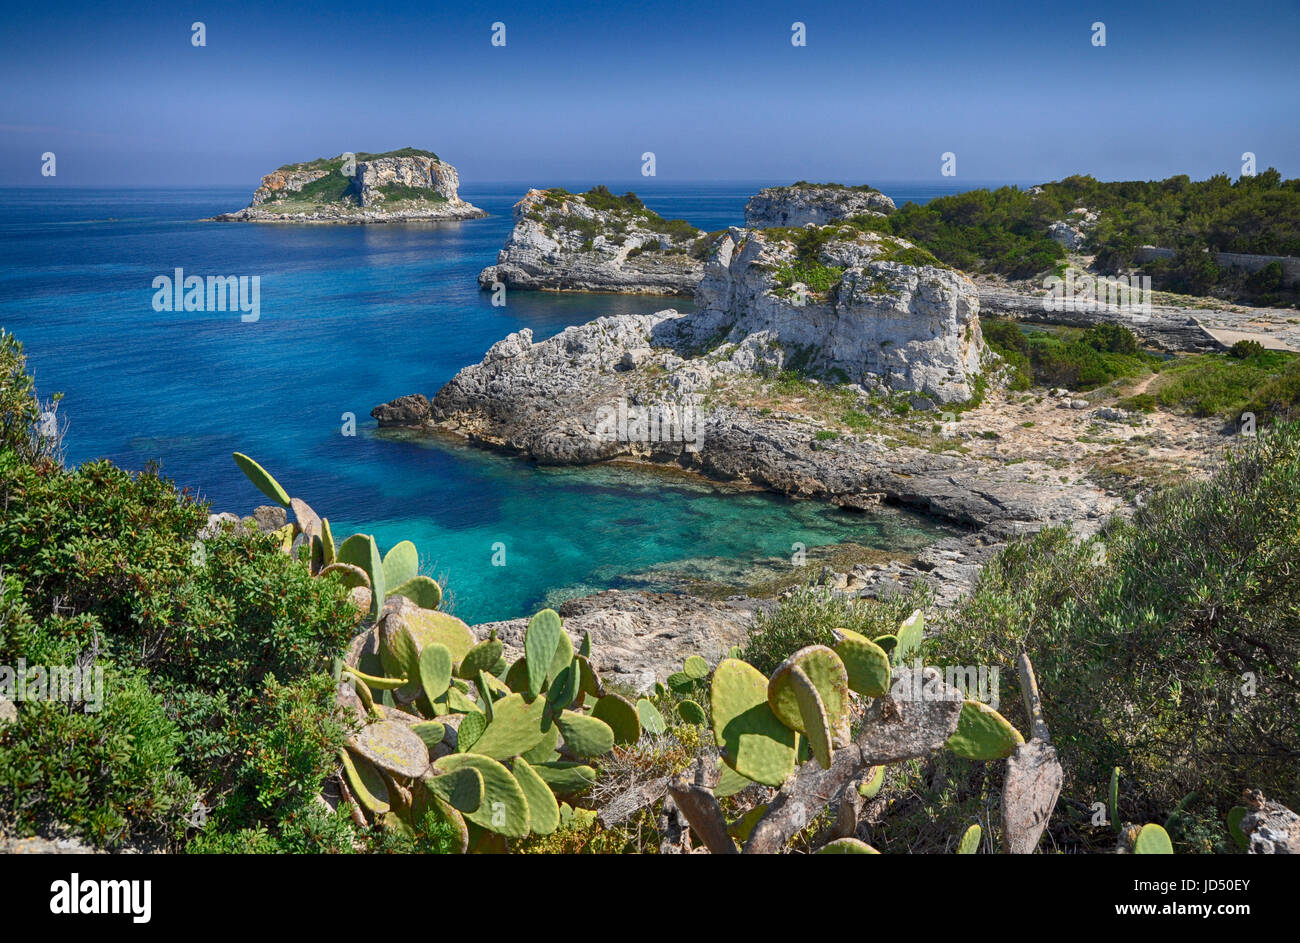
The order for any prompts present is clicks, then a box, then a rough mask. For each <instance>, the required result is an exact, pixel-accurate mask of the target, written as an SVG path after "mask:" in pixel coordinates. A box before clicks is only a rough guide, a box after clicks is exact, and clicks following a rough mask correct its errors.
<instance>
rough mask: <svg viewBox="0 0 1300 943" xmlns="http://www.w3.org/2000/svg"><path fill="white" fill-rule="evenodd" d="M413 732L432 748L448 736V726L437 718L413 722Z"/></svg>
mask: <svg viewBox="0 0 1300 943" xmlns="http://www.w3.org/2000/svg"><path fill="white" fill-rule="evenodd" d="M411 732H412V733H414V734H415V735H416V736H417V737H419V738H420V739H421V740H423V741H424V745H425V746H426V747H428V748H429V749H432V748H433V747H436V746H437V745H438V744H440V743H442V741H443V739H444V738H446V736H447V726H446V724H440V723H438V721H436V720H425V721H421V722H420V723H418V724H412V725H411Z"/></svg>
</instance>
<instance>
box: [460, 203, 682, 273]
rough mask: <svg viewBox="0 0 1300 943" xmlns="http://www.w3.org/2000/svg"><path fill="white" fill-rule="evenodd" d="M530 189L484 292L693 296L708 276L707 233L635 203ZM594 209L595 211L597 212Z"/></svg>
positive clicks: (491, 268) (519, 205)
mask: <svg viewBox="0 0 1300 943" xmlns="http://www.w3.org/2000/svg"><path fill="white" fill-rule="evenodd" d="M599 189H600V190H601V191H602V192H600V193H599V194H598V195H596V196H594V197H593V193H594V192H595V191H589V192H588V193H586V194H574V193H568V192H567V191H565V190H561V189H559V188H552V189H549V190H529V191H528V193H527V194H525V195H524V198H523V199H522V200H520V201H519V202H518V203H516V204H515V208H514V220H515V228H514V230H513V231H512V232H511V233H510V238H509V239H508V240H507V241H506V244H505V247H504V248H503V249H502V250H501V251H500V252H499V253H498V255H497V262H496V264H495V265H489V266H488V267H487V268H485V269H483V271H482V272H481V273H479V278H478V280H479V285H480V286H482V287H483V288H484V289H491V288H492V287H493V285H495V284H502V285H506V286H508V287H510V288H523V289H533V290H551V291H605V292H620V293H628V294H660V295H690V294H691V293H692V292H694V291H695V286H696V285H697V284H698V283H699V280H700V277H701V275H702V274H703V270H704V263H703V259H702V252H701V251H700V249H702V246H701V247H699V248H697V243H698V242H699V240H700V238H701V237H703V236H704V233H702V232H700V231H699V230H697V229H695V228H694V227H693V226H691V225H690V224H689V223H685V222H684V221H682V220H673V221H668V220H665V219H663V218H662V217H660V216H659V215H658V214H657V213H654V212H653V211H651V210H649V209H648V208H646V207H645V206H644V205H643V204H642V203H641V201H640V200H639V199H637V198H636V197H635V196H631V195H629V196H630V199H629V197H615V196H614V195H613V194H610V193H609V191H608V190H603V188H599ZM593 204H594V205H593Z"/></svg>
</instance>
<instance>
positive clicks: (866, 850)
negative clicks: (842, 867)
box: [817, 838, 880, 855]
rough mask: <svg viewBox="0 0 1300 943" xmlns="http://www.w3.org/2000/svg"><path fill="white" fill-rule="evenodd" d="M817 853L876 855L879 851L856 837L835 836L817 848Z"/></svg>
mask: <svg viewBox="0 0 1300 943" xmlns="http://www.w3.org/2000/svg"><path fill="white" fill-rule="evenodd" d="M817 854H819V855H878V854H880V852H878V851H876V849H874V848H872V847H871V846H870V845H868V844H867V843H866V842H864V841H862V840H860V839H857V838H837V839H835V841H833V842H827V843H826V844H825V845H822V846H821V847H820V848H818V849H817Z"/></svg>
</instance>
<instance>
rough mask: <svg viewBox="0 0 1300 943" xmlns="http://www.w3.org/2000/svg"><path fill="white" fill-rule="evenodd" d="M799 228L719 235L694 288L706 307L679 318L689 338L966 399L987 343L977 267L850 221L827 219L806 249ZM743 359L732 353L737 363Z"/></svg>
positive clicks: (833, 375) (859, 379)
mask: <svg viewBox="0 0 1300 943" xmlns="http://www.w3.org/2000/svg"><path fill="white" fill-rule="evenodd" d="M804 232H805V231H800V230H795V231H793V232H789V231H784V230H782V231H777V232H770V233H769V232H765V231H763V230H743V229H733V230H731V231H730V232H729V233H727V234H726V235H724V236H722V237H721V239H720V240H719V241H718V243H717V245H716V247H715V251H714V254H713V255H712V257H711V258H710V261H709V263H708V265H707V266H706V268H705V275H704V280H703V281H702V282H701V283H700V287H699V291H698V292H697V293H696V301H697V303H698V304H699V305H700V308H701V310H700V312H699V313H698V314H697V315H694V316H692V317H691V318H689V319H687V320H686V321H683V323H682V325H681V330H682V331H683V332H685V333H689V335H690V340H691V341H692V342H694V343H700V342H702V341H704V340H705V339H707V338H712V337H718V336H722V337H725V339H726V341H728V342H730V343H733V344H736V345H737V346H738V348H747V349H748V350H749V351H750V352H751V353H752V356H753V359H754V360H759V359H763V358H764V351H765V350H766V351H769V352H770V351H771V350H772V348H773V347H775V348H777V349H778V350H779V353H777V354H776V355H775V356H774V357H773V356H772V355H771V354H769V355H768V356H767V359H769V360H772V359H775V360H776V361H777V362H775V363H774V364H773V365H774V366H776V367H778V368H781V369H786V368H790V367H798V368H799V369H801V370H802V371H804V372H809V373H812V374H813V375H820V376H825V377H828V378H830V379H833V380H839V381H840V382H849V383H861V384H863V385H866V386H881V385H883V386H884V387H886V388H887V389H889V390H892V391H895V392H914V393H922V394H925V395H926V396H928V397H930V398H931V399H933V400H934V401H936V402H938V403H953V402H962V401H965V400H967V399H970V397H971V396H972V395H973V393H974V381H975V378H976V377H977V376H978V374H979V372H980V363H981V356H982V353H983V350H984V339H983V335H982V334H981V332H980V326H979V294H978V292H977V291H976V289H975V286H974V284H973V283H972V282H971V281H970V279H968V278H967V277H966V276H964V275H962V274H960V273H959V272H956V271H953V270H952V269H947V268H940V267H937V266H935V265H926V264H915V263H916V262H917V261H918V260H919V258H920V255H919V250H917V249H916V248H915V247H914V246H912V245H911V244H910V243H907V242H904V241H903V240H901V239H897V238H895V237H892V236H883V235H881V234H879V233H875V232H858V231H856V230H854V229H852V228H849V227H842V228H835V227H826V228H825V229H823V230H820V231H819V233H818V234H819V236H822V237H823V238H824V241H823V242H822V244H821V247H820V249H819V250H818V251H817V253H816V256H815V258H811V257H807V252H806V250H801V249H800V248H798V247H797V245H796V240H799V239H801V238H802V237H803V235H804ZM895 259H899V260H901V261H895ZM826 286H829V287H826ZM748 359H749V358H748V357H747V356H745V355H742V356H741V357H740V358H737V356H736V355H735V354H733V356H732V360H733V362H737V363H738V364H739V365H741V366H742V367H752V364H750V363H748Z"/></svg>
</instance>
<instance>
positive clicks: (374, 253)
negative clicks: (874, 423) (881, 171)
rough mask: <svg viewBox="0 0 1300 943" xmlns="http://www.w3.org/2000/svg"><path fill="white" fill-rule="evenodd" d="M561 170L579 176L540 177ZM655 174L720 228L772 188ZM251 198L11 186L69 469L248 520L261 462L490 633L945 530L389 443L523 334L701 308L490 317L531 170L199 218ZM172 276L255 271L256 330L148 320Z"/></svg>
mask: <svg viewBox="0 0 1300 943" xmlns="http://www.w3.org/2000/svg"><path fill="white" fill-rule="evenodd" d="M553 182H554V183H561V184H563V183H565V181H545V182H544V183H553ZM587 186H590V182H587V183H584V184H581V189H585V188H586V187H587ZM635 186H636V189H637V190H638V192H642V195H643V196H644V197H645V200H646V202H647V204H648V205H649V206H651V207H652V208H654V209H656V210H657V211H659V212H660V213H662V214H663V215H664V216H666V217H685V218H688V219H690V220H691V221H692V222H694V223H696V224H697V225H699V226H701V227H702V228H705V229H709V230H713V229H718V228H721V227H722V226H725V225H728V224H732V223H739V222H740V221H741V219H742V217H743V207H744V203H745V200H746V199H747V198H748V197H749V196H750V195H752V194H753V193H754V192H755V190H756V189H757V185H755V184H739V185H709V186H682V187H668V186H666V185H659V184H656V185H655V189H654V191H651V190H648V189H645V188H643V187H641V186H640V185H639V184H638V185H635ZM578 187H579V184H572V185H570V189H575V188H578ZM251 189H252V187H251V186H248V187H240V188H221V189H209V190H175V189H171V190H165V189H130V190H83V189H73V188H66V187H59V188H49V189H46V188H21V189H6V190H4V191H3V193H0V313H2V319H3V320H2V321H0V323H3V326H4V327H5V329H6V330H9V331H11V332H13V333H14V334H16V335H17V336H18V338H19V339H20V340H22V341H23V342H24V344H25V345H26V348H27V353H28V363H29V366H30V368H31V369H32V370H33V371H34V372H35V376H36V379H37V383H38V385H39V387H40V389H41V391H42V392H43V393H44V394H47V395H48V394H49V393H52V392H54V391H56V390H61V391H64V392H65V393H66V397H65V399H64V401H63V402H62V404H61V405H60V406H59V415H60V417H61V418H62V419H63V420H65V421H66V422H67V423H68V427H69V428H68V435H67V438H66V440H65V447H66V455H67V459H68V461H69V462H70V463H74V464H75V463H80V462H84V461H88V460H91V459H95V458H107V459H111V460H112V461H114V462H116V463H117V464H119V465H121V466H123V467H125V468H131V469H141V468H143V467H145V465H146V464H148V463H149V462H150V461H152V460H157V461H159V462H160V463H161V465H162V470H163V473H164V474H166V475H168V476H170V477H171V478H173V479H174V480H175V481H176V482H177V484H178V485H180V486H182V487H189V488H191V489H194V490H195V491H197V492H198V493H199V494H200V495H201V496H202V497H204V498H206V499H208V500H210V501H211V502H212V504H213V507H214V509H216V510H233V511H237V512H239V513H248V512H249V511H251V510H252V508H253V507H254V506H256V505H258V504H261V503H264V501H265V499H264V498H262V496H261V495H260V494H259V493H258V492H257V491H256V490H255V489H254V488H253V487H252V486H251V485H250V484H249V483H248V482H247V481H246V480H245V479H244V478H243V476H242V475H241V474H240V472H239V471H238V469H237V468H236V467H235V465H234V463H233V462H232V461H231V459H230V453H231V452H232V451H235V450H239V451H242V452H247V453H248V454H250V455H252V456H253V457H254V458H256V459H258V460H259V461H260V462H262V463H263V464H264V465H265V466H266V467H267V469H268V470H270V471H271V472H272V473H273V474H274V475H276V477H278V478H279V479H280V481H281V482H282V483H283V484H284V486H285V487H286V488H287V489H288V490H289V492H290V493H291V494H294V495H297V496H300V497H302V498H304V499H305V500H307V501H308V502H309V503H311V504H312V505H313V506H314V507H315V508H316V509H317V511H319V512H320V513H322V514H325V515H327V516H329V517H330V518H331V521H332V522H333V523H334V524H335V532H336V533H347V532H350V529H356V530H365V531H372V532H374V533H375V534H376V536H377V537H378V538H379V540H380V542H381V543H382V544H383V545H384V546H385V547H387V546H389V545H391V544H392V543H393V542H395V541H397V540H399V539H403V538H408V537H409V538H410V539H413V540H414V541H415V542H416V544H417V545H418V546H419V548H420V552H421V555H422V556H423V557H424V559H425V560H426V561H427V564H428V565H429V567H430V569H431V571H432V572H433V573H435V574H440V575H444V576H445V577H446V578H447V579H448V580H449V581H450V582H449V586H450V590H451V595H452V597H453V600H454V605H455V610H456V612H457V614H458V615H460V616H462V617H463V618H465V619H466V620H468V621H470V622H479V621H484V620H489V619H498V618H508V617H514V616H520V615H525V614H527V613H529V612H530V611H531V610H533V609H535V608H536V607H538V606H540V605H541V604H542V603H543V602H544V601H546V600H548V599H550V600H555V599H557V598H559V597H562V596H565V595H572V594H573V593H575V592H578V591H581V590H584V589H587V590H596V589H604V588H608V587H614V586H632V587H638V588H640V587H646V586H650V587H653V588H680V587H682V586H683V585H691V586H695V585H696V584H703V583H707V584H708V585H710V586H713V587H735V586H737V585H740V584H742V583H746V582H760V581H763V580H765V579H767V576H768V575H770V573H771V572H772V568H773V567H777V566H778V561H779V560H786V561H788V560H789V558H790V556H791V554H792V552H793V545H794V544H795V543H803V544H805V545H806V546H807V547H808V548H809V551H810V554H809V558H810V563H814V564H815V563H816V562H817V559H818V558H817V556H816V555H815V554H813V553H811V551H812V550H813V549H814V548H816V547H818V546H825V545H829V544H837V543H841V542H845V541H851V542H855V543H859V544H863V545H866V546H873V547H882V548H886V549H889V550H891V551H897V552H898V553H899V554H900V555H907V554H908V553H910V552H911V551H913V550H915V549H916V548H917V547H918V546H920V545H921V544H923V543H924V542H926V541H927V540H929V539H932V538H933V537H934V536H936V535H937V534H940V533H947V532H948V531H946V530H945V529H943V528H941V526H940V525H937V524H935V523H934V522H931V521H927V520H926V519H925V518H922V517H919V516H916V515H913V514H909V513H908V512H905V511H893V510H888V509H886V510H884V511H882V512H880V513H879V514H878V515H874V514H873V515H862V514H854V513H852V512H847V511H842V510H839V509H838V508H835V507H832V506H830V505H826V504H821V503H813V502H806V501H794V500H790V499H786V498H781V497H778V496H775V495H768V494H763V493H755V492H743V491H738V490H736V489H729V488H726V487H724V486H715V485H710V484H708V483H704V482H698V481H690V480H686V479H683V478H681V477H674V478H666V477H664V476H661V475H657V474H655V473H653V472H652V471H648V470H643V469H628V468H614V467H596V468H581V469H555V468H538V467H535V466H533V465H531V464H529V463H527V462H522V461H520V460H519V459H515V458H508V457H504V456H499V455H494V454H491V453H486V452H482V451H479V450H476V449H471V448H465V447H457V446H455V445H448V444H445V443H412V442H394V441H387V440H384V439H381V438H380V437H378V436H376V435H375V434H374V433H375V430H374V425H373V422H372V420H370V419H369V418H368V413H369V411H370V408H371V407H372V406H374V405H375V404H376V403H381V402H384V401H386V400H389V399H392V398H393V397H395V396H399V395H401V394H403V393H409V392H412V391H414V390H420V391H424V392H425V393H428V394H432V393H433V392H435V391H436V390H437V389H438V387H439V386H441V385H442V384H443V383H444V382H446V381H447V380H448V379H449V378H450V377H451V376H452V375H453V374H455V372H456V371H457V370H459V369H460V368H461V367H462V366H464V365H465V364H468V363H473V362H476V361H478V360H479V359H480V358H481V357H482V356H483V353H484V352H485V351H486V350H487V349H488V347H490V346H491V345H492V344H493V343H495V342H496V341H497V340H500V339H501V338H502V337H504V336H505V335H506V334H508V333H510V332H512V331H517V330H519V329H520V328H522V327H529V328H532V329H533V330H534V332H535V334H536V337H537V338H538V339H542V338H544V337H549V336H550V335H552V334H554V333H556V332H557V331H560V330H562V329H563V328H565V327H566V326H568V325H570V324H579V323H583V322H586V321H589V320H591V319H592V318H595V317H597V316H599V315H602V314H614V313H620V314H622V313H650V312H653V311H657V310H661V309H664V308H669V307H674V308H677V309H678V310H681V311H688V310H691V306H690V302H689V301H688V300H686V299H681V298H654V297H644V296H642V297H636V296H631V297H628V296H615V295H577V294H569V295H560V294H554V293H550V292H546V293H529V292H515V293H512V294H511V295H510V297H509V306H508V307H507V308H504V309H502V308H493V307H492V306H491V304H490V299H489V295H488V294H487V293H485V292H480V291H479V289H478V285H477V281H476V278H477V275H478V272H479V270H480V269H482V267H483V266H485V265H488V264H490V263H491V262H492V261H493V260H495V258H496V253H497V250H498V249H500V248H501V246H502V244H503V243H504V242H505V239H506V237H507V236H508V234H509V232H510V228H511V220H510V208H511V206H512V205H513V204H514V202H515V201H516V200H518V199H519V197H520V196H522V195H523V192H524V190H525V189H526V187H524V186H522V185H510V186H499V187H493V188H474V187H469V186H466V187H463V188H462V195H463V196H464V197H465V198H466V199H467V200H469V201H470V202H472V203H474V204H475V205H477V206H481V207H483V208H484V209H486V210H488V211H489V212H490V213H492V214H493V215H492V216H490V217H487V218H484V219H476V220H470V221H466V222H462V223H440V224H424V225H416V226H406V225H397V224H386V225H383V226H307V227H302V226H292V225H287V224H283V225H281V224H278V225H273V226H262V225H255V224H240V223H203V222H199V221H198V220H200V219H202V218H204V217H209V216H213V215H215V214H217V213H220V212H225V211H229V210H231V209H235V208H238V207H240V206H243V205H245V204H246V203H247V201H248V194H249V192H250V191H251ZM623 189H627V187H624V188H623ZM643 191H644V192H643ZM895 195H897V194H895ZM177 267H180V268H183V269H184V270H185V272H186V273H187V274H194V275H202V276H205V277H206V276H208V275H214V276H229V275H236V276H238V275H248V276H253V275H256V276H259V277H260V279H261V316H260V318H259V320H258V321H257V322H256V323H253V324H245V323H241V322H240V319H239V313H238V312H156V311H154V310H153V308H152V304H151V302H152V298H153V295H154V289H153V288H152V287H151V283H152V280H153V278H154V277H155V276H157V275H161V274H168V273H170V272H172V271H173V270H174V269H175V268H177ZM345 413H352V414H353V415H354V416H355V417H356V422H357V433H358V434H357V435H356V436H354V437H351V438H349V437H345V436H343V435H341V433H340V430H341V428H342V426H343V425H344V420H343V416H344V414H345ZM495 543H502V544H504V545H505V559H506V565H505V566H504V567H500V566H498V567H494V566H492V557H493V544H495ZM750 564H755V565H757V568H756V569H754V570H752V572H751V571H747V570H746V567H747V566H748V565H750ZM815 568H816V567H815V565H814V566H810V567H809V570H810V571H815ZM751 575H752V576H756V577H758V579H755V580H752V581H751V580H750V579H749V577H750V576H751Z"/></svg>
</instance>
